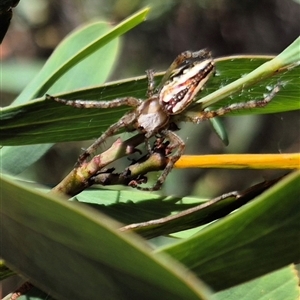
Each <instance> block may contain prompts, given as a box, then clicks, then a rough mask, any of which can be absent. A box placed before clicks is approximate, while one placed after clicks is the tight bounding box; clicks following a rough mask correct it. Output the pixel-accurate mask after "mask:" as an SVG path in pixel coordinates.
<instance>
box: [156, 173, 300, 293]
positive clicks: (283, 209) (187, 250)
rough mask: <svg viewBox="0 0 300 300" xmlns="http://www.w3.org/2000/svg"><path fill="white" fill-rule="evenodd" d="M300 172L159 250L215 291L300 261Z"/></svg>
mask: <svg viewBox="0 0 300 300" xmlns="http://www.w3.org/2000/svg"><path fill="white" fill-rule="evenodd" d="M299 186H300V172H299V171H298V172H294V173H293V174H291V175H289V176H287V177H286V178H284V179H283V180H282V181H280V182H279V183H278V184H276V185H275V186H273V187H272V188H270V189H269V190H267V191H266V192H264V193H263V194H262V195H260V196H258V197H257V198H256V199H254V200H252V201H251V202H250V203H248V204H247V205H245V206H244V207H243V208H241V209H239V210H238V211H237V212H235V213H233V214H231V215H229V216H227V217H225V218H223V219H221V220H219V221H217V222H215V223H213V224H211V225H210V226H206V227H205V228H204V229H203V230H201V231H200V232H199V233H198V234H196V235H194V236H193V237H192V238H190V239H186V240H183V241H181V242H179V243H177V244H176V245H172V246H169V247H166V248H164V249H160V250H159V251H158V253H162V252H163V253H167V254H170V255H171V256H172V257H173V258H175V259H177V260H179V261H180V262H181V263H183V264H185V265H186V266H187V267H188V268H189V269H190V270H192V271H193V272H195V273H196V274H197V275H198V276H199V278H201V279H202V280H204V281H205V282H206V283H207V284H209V285H210V286H211V287H212V288H213V289H214V290H217V291H218V290H222V289H226V288H230V287H232V286H234V285H237V284H239V283H242V282H245V281H248V280H251V279H254V278H256V277H258V276H261V275H263V274H266V273H268V272H271V271H274V270H277V269H279V268H281V267H284V266H286V265H288V264H290V263H293V262H296V261H299V260H300V252H299V236H300V225H299V224H300V223H299V219H300V207H299Z"/></svg>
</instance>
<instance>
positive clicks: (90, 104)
mask: <svg viewBox="0 0 300 300" xmlns="http://www.w3.org/2000/svg"><path fill="white" fill-rule="evenodd" d="M46 100H52V101H56V102H59V103H63V104H65V105H68V106H73V107H76V108H114V107H119V106H131V107H137V106H139V105H140V104H141V103H142V100H140V99H137V98H134V97H125V98H117V99H114V100H109V101H96V100H68V99H62V98H57V97H53V96H50V95H48V94H46Z"/></svg>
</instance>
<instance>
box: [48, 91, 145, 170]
mask: <svg viewBox="0 0 300 300" xmlns="http://www.w3.org/2000/svg"><path fill="white" fill-rule="evenodd" d="M46 99H47V100H54V101H56V102H59V103H63V104H65V105H69V106H73V107H76V108H114V107H119V106H132V107H137V106H139V105H140V104H141V103H142V100H140V99H137V98H133V97H126V98H117V99H114V100H111V101H86V100H67V99H61V98H57V97H52V96H50V95H46ZM134 121H135V113H134V112H132V113H128V114H126V115H125V116H123V117H122V118H121V119H120V120H119V121H118V122H117V123H115V124H113V125H111V126H110V127H109V128H108V129H107V130H106V131H105V132H104V133H103V134H102V135H101V136H100V137H99V138H98V139H97V140H96V141H95V142H94V143H93V144H92V145H91V146H89V147H88V148H87V149H86V150H85V151H84V152H83V153H82V154H81V155H80V156H79V158H78V161H77V163H76V165H75V167H78V166H80V165H81V164H82V163H83V162H84V161H85V160H86V159H87V158H88V157H90V156H91V155H92V154H93V153H94V152H95V151H96V150H97V148H98V147H99V146H100V145H101V144H102V143H103V142H104V141H105V140H106V139H107V138H108V137H110V136H112V135H114V134H115V133H116V132H118V131H119V130H120V129H121V128H124V127H127V126H130V125H131V124H132V123H133V122H134Z"/></svg>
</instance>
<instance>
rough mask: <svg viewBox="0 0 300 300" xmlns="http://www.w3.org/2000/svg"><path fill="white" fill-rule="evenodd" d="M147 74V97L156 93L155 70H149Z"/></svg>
mask: <svg viewBox="0 0 300 300" xmlns="http://www.w3.org/2000/svg"><path fill="white" fill-rule="evenodd" d="M146 74H147V78H148V89H147V97H148V98H151V97H152V96H153V95H154V94H155V81H154V71H153V70H147V71H146Z"/></svg>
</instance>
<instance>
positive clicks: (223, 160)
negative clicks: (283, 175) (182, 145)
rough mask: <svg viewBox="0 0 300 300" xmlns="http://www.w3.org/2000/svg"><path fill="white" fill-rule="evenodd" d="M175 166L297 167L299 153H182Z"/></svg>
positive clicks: (299, 161)
mask: <svg viewBox="0 0 300 300" xmlns="http://www.w3.org/2000/svg"><path fill="white" fill-rule="evenodd" d="M175 168H180V169H182V168H222V169H299V168H300V153H284V154H219V155H183V156H182V157H181V158H180V159H179V160H178V161H177V162H176V164H175Z"/></svg>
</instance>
